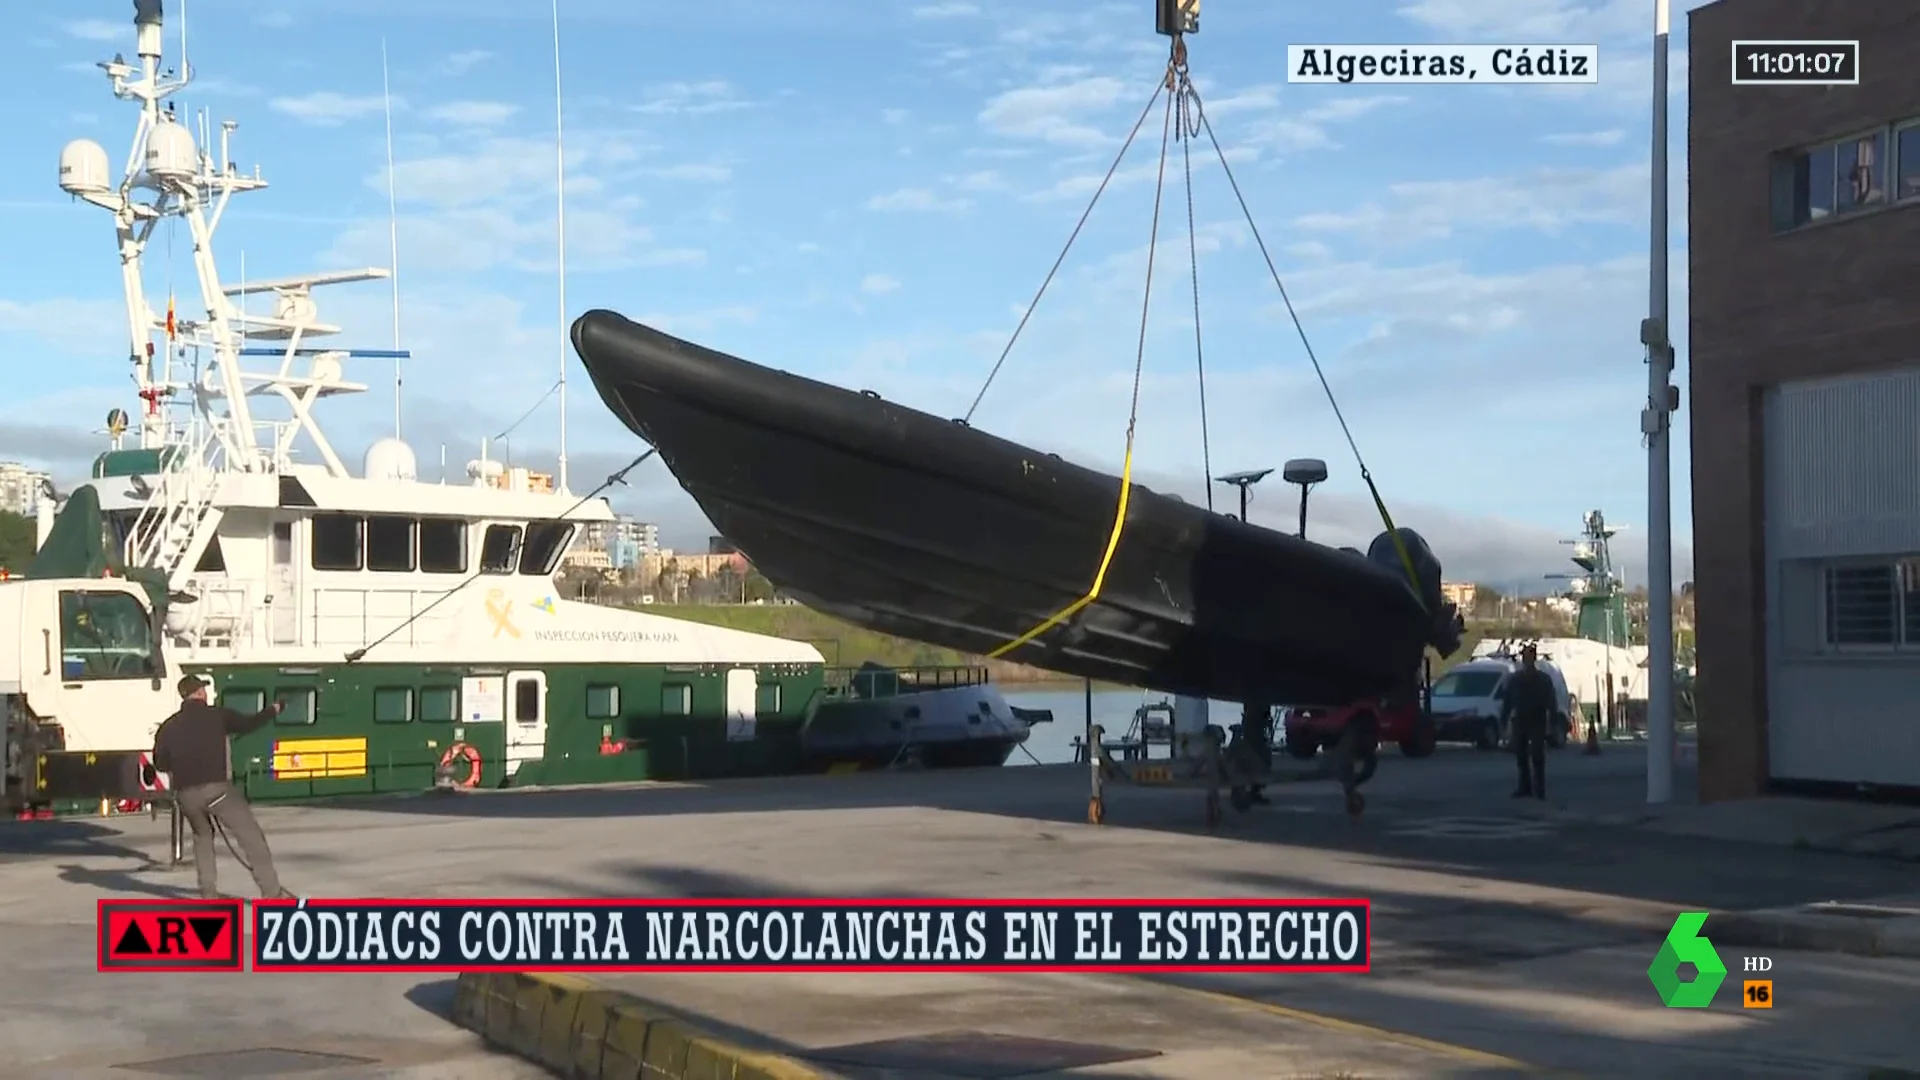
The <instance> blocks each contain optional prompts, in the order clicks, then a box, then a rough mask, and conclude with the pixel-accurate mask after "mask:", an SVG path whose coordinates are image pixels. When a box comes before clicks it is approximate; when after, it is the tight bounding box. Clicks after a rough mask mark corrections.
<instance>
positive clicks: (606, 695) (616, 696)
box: [587, 686, 620, 720]
mask: <svg viewBox="0 0 1920 1080" xmlns="http://www.w3.org/2000/svg"><path fill="white" fill-rule="evenodd" d="M619 715H620V688H619V687H617V686H589V687H587V719H589V720H611V719H613V718H614V717H616V716H619Z"/></svg>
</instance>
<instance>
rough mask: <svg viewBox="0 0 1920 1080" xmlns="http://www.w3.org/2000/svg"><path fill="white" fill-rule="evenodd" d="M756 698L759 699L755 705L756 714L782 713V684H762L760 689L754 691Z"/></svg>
mask: <svg viewBox="0 0 1920 1080" xmlns="http://www.w3.org/2000/svg"><path fill="white" fill-rule="evenodd" d="M754 697H755V698H756V699H757V700H756V701H755V702H754V703H753V711H754V712H757V713H777V712H779V711H780V684H779V683H777V682H763V683H761V684H760V687H759V689H757V690H755V691H754Z"/></svg>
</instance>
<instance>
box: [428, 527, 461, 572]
mask: <svg viewBox="0 0 1920 1080" xmlns="http://www.w3.org/2000/svg"><path fill="white" fill-rule="evenodd" d="M420 569H421V570H424V571H425V572H427V573H429V574H464V573H466V572H467V523H466V522H464V521H461V520H460V519H459V518H421V519H420Z"/></svg>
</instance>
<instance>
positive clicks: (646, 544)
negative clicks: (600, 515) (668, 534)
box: [575, 517, 660, 570]
mask: <svg viewBox="0 0 1920 1080" xmlns="http://www.w3.org/2000/svg"><path fill="white" fill-rule="evenodd" d="M575 546H576V547H577V548H579V549H583V550H589V551H597V552H603V553H604V554H605V555H606V562H605V565H607V566H610V567H612V568H613V569H615V570H633V569H635V568H637V567H639V566H640V564H641V561H642V560H643V559H645V558H646V557H647V556H649V555H653V554H656V553H658V552H659V550H660V526H658V525H655V524H653V523H651V522H647V521H635V520H634V519H632V518H629V517H618V518H615V519H613V520H612V521H594V522H589V523H587V525H586V526H585V527H584V528H583V529H582V530H581V537H580V543H579V544H577V545H575Z"/></svg>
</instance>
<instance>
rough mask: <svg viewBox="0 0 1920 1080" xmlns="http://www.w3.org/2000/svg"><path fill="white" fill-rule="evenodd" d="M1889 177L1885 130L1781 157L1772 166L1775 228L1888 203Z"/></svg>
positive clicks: (1792, 225)
mask: <svg viewBox="0 0 1920 1080" xmlns="http://www.w3.org/2000/svg"><path fill="white" fill-rule="evenodd" d="M1917 149H1920V148H1917ZM1886 181H1887V131H1886V130H1885V129H1882V130H1879V131H1873V132H1868V133H1865V134H1861V135H1853V136H1849V137H1847V138H1845V139H1838V140H1835V141H1833V142H1829V143H1822V144H1821V145H1819V146H1815V147H1811V148H1808V149H1806V150H1799V151H1795V152H1793V153H1790V154H1784V155H1781V156H1780V157H1779V158H1776V159H1775V161H1774V167H1773V227H1774V229H1775V230H1776V231H1780V230H1786V229H1794V228H1798V227H1800V226H1802V225H1807V224H1810V223H1812V222H1816V221H1822V220H1825V219H1827V218H1830V217H1835V216H1838V215H1843V214H1852V213H1858V212H1859V211H1861V210H1869V209H1872V208H1873V207H1876V206H1881V205H1884V204H1885V203H1886V201H1887V182H1886Z"/></svg>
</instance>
